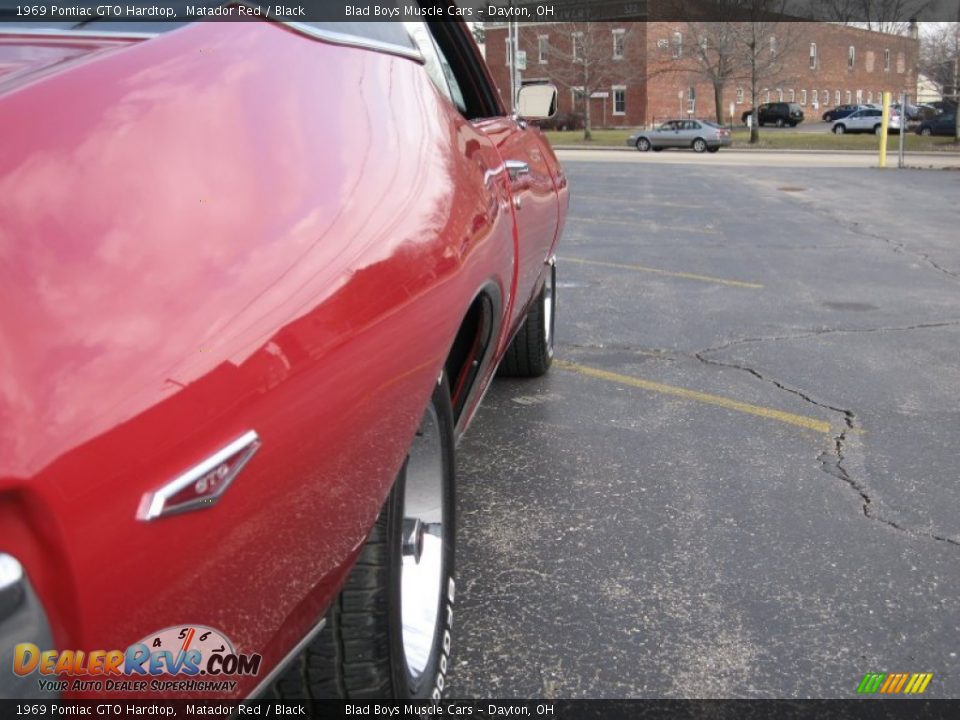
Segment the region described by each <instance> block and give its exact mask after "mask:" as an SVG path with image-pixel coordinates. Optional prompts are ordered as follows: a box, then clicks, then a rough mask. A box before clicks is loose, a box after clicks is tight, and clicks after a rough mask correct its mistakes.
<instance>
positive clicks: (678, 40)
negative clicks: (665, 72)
mask: <svg viewBox="0 0 960 720" xmlns="http://www.w3.org/2000/svg"><path fill="white" fill-rule="evenodd" d="M673 57H674V59H675V60H678V59H680V58H682V57H683V34H682V33H678V32H675V33H674V34H673Z"/></svg>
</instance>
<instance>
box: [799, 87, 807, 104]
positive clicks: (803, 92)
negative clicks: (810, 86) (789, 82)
mask: <svg viewBox="0 0 960 720" xmlns="http://www.w3.org/2000/svg"><path fill="white" fill-rule="evenodd" d="M800 104H801V105H806V104H807V91H806V90H801V91H800Z"/></svg>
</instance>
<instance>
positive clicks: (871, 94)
mask: <svg viewBox="0 0 960 720" xmlns="http://www.w3.org/2000/svg"><path fill="white" fill-rule="evenodd" d="M872 102H873V90H871V91H870V92H868V93H867V103H872Z"/></svg>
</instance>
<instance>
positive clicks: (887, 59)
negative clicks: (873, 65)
mask: <svg viewBox="0 0 960 720" xmlns="http://www.w3.org/2000/svg"><path fill="white" fill-rule="evenodd" d="M883 71H884V72H890V48H884V51H883Z"/></svg>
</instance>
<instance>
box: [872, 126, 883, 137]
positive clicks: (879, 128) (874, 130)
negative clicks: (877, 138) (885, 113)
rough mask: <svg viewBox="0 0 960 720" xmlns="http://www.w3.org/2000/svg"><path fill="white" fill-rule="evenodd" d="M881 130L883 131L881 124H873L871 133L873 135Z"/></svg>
mask: <svg viewBox="0 0 960 720" xmlns="http://www.w3.org/2000/svg"><path fill="white" fill-rule="evenodd" d="M882 132H883V126H882V125H879V124H877V125H874V126H873V134H874V135H879V134H881V133H882Z"/></svg>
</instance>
